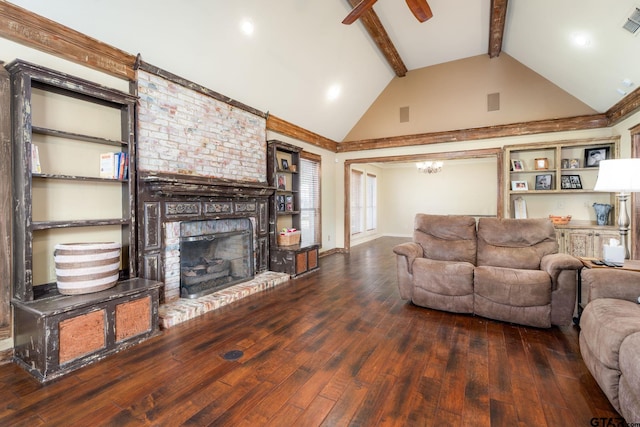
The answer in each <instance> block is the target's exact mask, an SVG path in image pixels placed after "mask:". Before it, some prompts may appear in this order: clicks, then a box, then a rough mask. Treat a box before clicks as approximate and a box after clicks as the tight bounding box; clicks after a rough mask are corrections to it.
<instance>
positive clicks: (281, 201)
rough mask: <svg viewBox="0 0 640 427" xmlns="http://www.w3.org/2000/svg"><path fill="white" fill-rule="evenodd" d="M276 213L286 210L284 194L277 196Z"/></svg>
mask: <svg viewBox="0 0 640 427" xmlns="http://www.w3.org/2000/svg"><path fill="white" fill-rule="evenodd" d="M277 199H278V212H284V211H285V209H286V203H285V200H286V199H285V196H284V194H278V196H277Z"/></svg>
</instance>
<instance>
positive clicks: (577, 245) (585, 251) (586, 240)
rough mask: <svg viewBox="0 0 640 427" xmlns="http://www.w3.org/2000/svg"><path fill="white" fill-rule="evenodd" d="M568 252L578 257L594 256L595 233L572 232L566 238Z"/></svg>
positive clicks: (588, 231)
mask: <svg viewBox="0 0 640 427" xmlns="http://www.w3.org/2000/svg"><path fill="white" fill-rule="evenodd" d="M566 245H567V247H566V252H567V253H568V254H570V255H573V256H578V257H592V256H593V231H592V230H571V231H569V232H568V233H567V237H566Z"/></svg>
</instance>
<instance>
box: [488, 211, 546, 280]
mask: <svg viewBox="0 0 640 427" xmlns="http://www.w3.org/2000/svg"><path fill="white" fill-rule="evenodd" d="M477 233H478V253H477V264H476V265H490V266H494V267H508V268H521V269H529V270H538V269H540V261H541V259H542V257H543V256H545V255H548V254H553V253H556V252H558V243H557V241H556V233H555V229H554V228H553V225H552V224H551V221H549V220H548V219H510V218H480V220H479V221H478V231H477Z"/></svg>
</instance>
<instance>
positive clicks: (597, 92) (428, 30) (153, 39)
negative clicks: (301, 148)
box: [2, 0, 640, 141]
mask: <svg viewBox="0 0 640 427" xmlns="http://www.w3.org/2000/svg"><path fill="white" fill-rule="evenodd" d="M11 3H14V4H16V5H18V6H21V7H24V8H26V9H29V10H31V11H33V12H35V13H37V14H40V15H43V16H46V17H48V18H50V19H52V20H54V21H56V22H59V23H61V24H64V25H67V26H69V27H71V28H74V29H76V30H78V31H80V32H82V33H85V34H87V35H90V36H92V37H95V38H97V39H99V40H101V41H103V42H105V43H108V44H110V45H113V46H115V47H117V48H120V49H122V50H124V51H126V52H129V53H131V54H137V53H140V54H141V55H142V59H143V60H145V61H146V62H149V63H151V64H153V65H156V66H158V67H161V68H164V69H166V70H168V71H170V72H172V73H174V74H177V75H179V76H181V77H184V78H187V79H189V80H192V81H194V82H196V83H199V84H201V85H203V86H206V87H208V88H209V89H212V90H215V91H217V92H220V93H222V94H223V95H226V96H229V97H231V98H233V99H236V100H237V101H240V102H243V103H245V104H248V105H250V106H252V107H254V108H257V109H259V110H262V111H265V112H266V111H269V112H270V113H271V114H274V115H276V116H278V117H280V118H282V119H284V120H287V121H289V122H291V123H294V124H296V125H298V126H301V127H303V128H306V129H308V130H310V131H312V132H315V133H318V134H320V135H322V136H325V137H328V138H331V139H334V140H336V141H341V140H342V139H343V137H344V136H345V135H346V134H347V133H348V132H349V130H350V129H351V128H352V127H353V126H354V125H355V123H356V122H357V121H358V119H359V118H360V117H361V116H362V114H364V113H365V111H366V110H367V108H368V107H369V106H370V105H371V103H372V102H373V101H374V100H375V99H376V97H377V96H378V95H379V94H380V93H381V91H382V90H383V89H384V88H385V87H386V86H387V84H388V83H389V82H390V81H391V79H393V78H394V77H395V75H394V73H393V71H392V70H391V68H390V67H389V65H388V64H387V63H386V61H385V60H384V58H383V57H382V55H381V54H380V53H379V52H378V50H377V48H376V47H375V45H374V44H373V42H372V41H371V40H370V38H369V36H368V34H367V33H366V31H365V30H364V28H363V26H362V25H361V24H360V23H359V22H356V23H355V24H353V25H350V26H347V25H343V24H341V21H342V19H343V18H344V17H345V16H346V14H347V13H348V12H349V10H350V6H349V5H348V3H347V1H346V0H278V1H269V2H268V1H264V0H233V1H230V0H189V1H180V2H178V1H168V0H136V1H130V0H109V1H104V0H102V1H101V0H47V1H42V0H12V1H11ZM429 4H430V6H431V9H432V11H433V14H434V17H433V18H432V19H430V20H429V21H427V22H425V23H422V24H421V23H419V22H418V21H417V20H416V19H415V18H414V17H413V15H412V14H411V12H410V11H409V9H408V7H407V5H406V3H405V2H404V1H403V0H379V1H378V2H377V3H376V4H375V6H374V10H375V11H376V13H377V14H378V16H379V18H380V20H381V22H382V23H383V25H384V27H385V28H386V30H387V32H388V33H389V36H390V38H391V40H392V41H393V43H394V44H395V46H396V48H397V50H398V52H399V54H400V56H401V58H402V59H403V61H404V63H405V65H406V66H407V68H408V69H409V70H413V69H417V68H422V67H428V66H430V65H435V64H439V63H443V62H448V61H453V60H457V59H463V58H466V57H470V56H476V55H482V54H487V51H488V33H489V19H490V4H491V1H490V0H429ZM634 7H640V0H616V1H611V0H561V1H558V0H510V1H509V6H508V12H507V20H506V21H507V24H506V28H505V33H504V41H503V52H506V53H507V54H509V55H510V56H512V57H514V58H515V59H517V60H518V61H520V62H522V63H523V64H524V65H526V66H528V67H529V68H531V69H532V70H534V71H535V72H537V73H539V74H541V75H542V76H544V77H546V78H547V79H549V80H551V81H552V82H553V83H555V84H556V85H558V86H559V87H560V88H562V89H564V90H566V91H567V92H569V93H570V94H572V95H573V96H575V97H577V98H578V99H580V100H581V101H583V102H585V103H586V104H588V105H589V106H591V107H592V108H593V109H595V110H597V111H599V112H604V111H606V110H607V109H609V108H610V107H611V106H612V105H614V104H615V103H616V102H618V101H619V100H620V99H621V97H622V96H621V95H620V94H619V93H618V92H617V91H616V90H617V89H618V88H620V89H624V90H626V91H628V92H630V91H632V90H634V89H636V88H637V85H638V84H640V37H638V36H634V35H631V34H630V33H628V32H627V31H625V30H623V29H622V28H621V27H622V25H623V24H624V22H625V20H626V17H627V16H629V15H630V13H631V12H632V11H633V9H634ZM245 18H247V19H250V20H251V21H252V22H253V23H254V25H255V32H254V34H253V35H252V36H251V37H247V36H245V35H243V34H242V33H241V32H240V30H239V26H240V21H241V20H242V19H245ZM582 33H584V34H586V35H587V36H588V37H590V43H589V45H588V46H585V47H578V46H576V45H575V44H573V43H572V37H573V36H574V35H577V34H582ZM638 33H640V31H639V32H638ZM2 59H5V58H2ZM624 79H629V80H630V81H632V82H633V83H634V85H633V86H632V87H631V88H628V87H625V86H624V85H623V83H622V81H623V80H624ZM334 84H338V85H340V87H341V94H340V96H339V97H338V98H337V99H336V100H334V101H329V100H327V99H326V97H325V94H326V91H327V90H328V88H329V87H330V86H331V85H334Z"/></svg>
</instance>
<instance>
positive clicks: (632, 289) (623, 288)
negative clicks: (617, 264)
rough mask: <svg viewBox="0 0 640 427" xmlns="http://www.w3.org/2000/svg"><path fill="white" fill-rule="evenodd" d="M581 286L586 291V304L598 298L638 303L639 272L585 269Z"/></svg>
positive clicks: (639, 289) (639, 288)
mask: <svg viewBox="0 0 640 427" xmlns="http://www.w3.org/2000/svg"><path fill="white" fill-rule="evenodd" d="M582 286H583V288H585V287H586V289H588V297H587V302H590V301H593V300H594V299H598V298H616V299H623V300H627V301H631V302H638V297H640V272H638V271H630V270H618V269H615V268H585V269H583V270H582Z"/></svg>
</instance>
